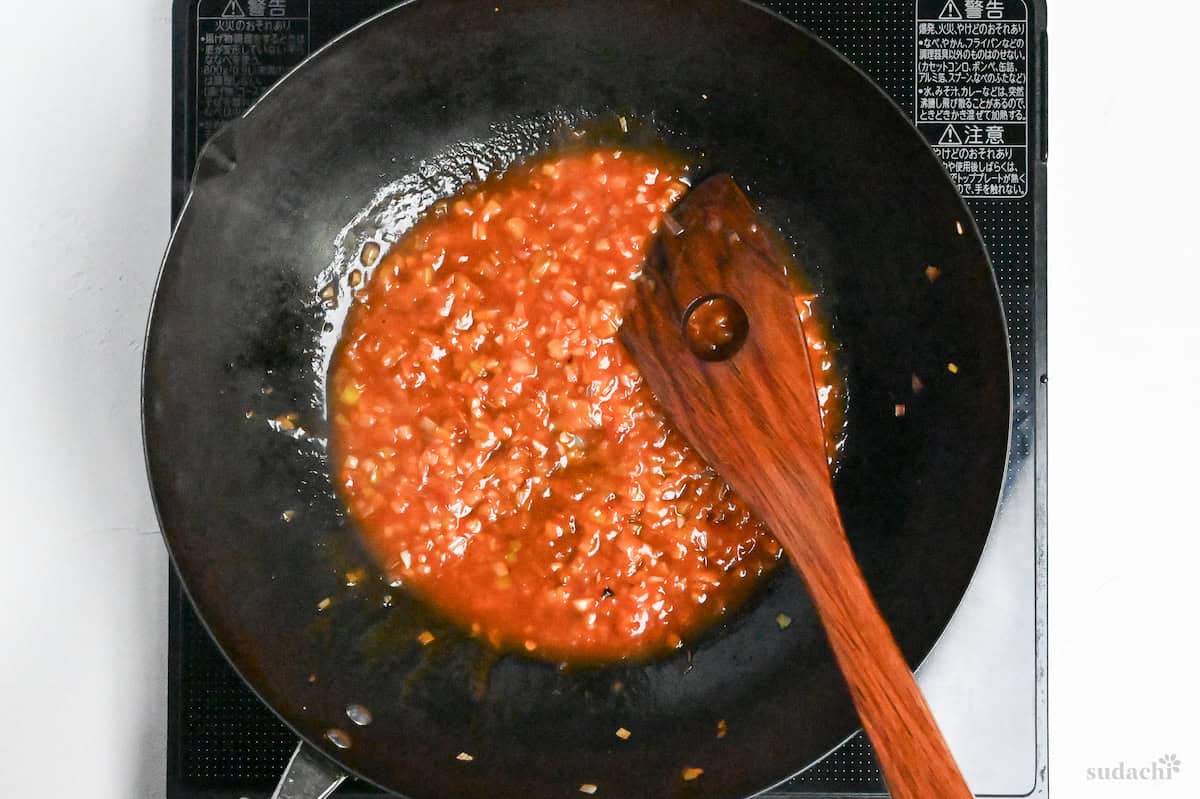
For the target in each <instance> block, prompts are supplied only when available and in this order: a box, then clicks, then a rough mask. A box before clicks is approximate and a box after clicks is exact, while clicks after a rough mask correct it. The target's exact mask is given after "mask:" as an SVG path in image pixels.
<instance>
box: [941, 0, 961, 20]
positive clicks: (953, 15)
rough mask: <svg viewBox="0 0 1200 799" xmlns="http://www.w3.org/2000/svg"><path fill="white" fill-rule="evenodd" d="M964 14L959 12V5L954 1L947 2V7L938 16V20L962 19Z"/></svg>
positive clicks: (947, 0)
mask: <svg viewBox="0 0 1200 799" xmlns="http://www.w3.org/2000/svg"><path fill="white" fill-rule="evenodd" d="M962 18H963V15H962V12H961V11H959V10H958V3H956V2H954V0H946V7H945V8H943V9H942V13H941V14H939V15H938V19H962Z"/></svg>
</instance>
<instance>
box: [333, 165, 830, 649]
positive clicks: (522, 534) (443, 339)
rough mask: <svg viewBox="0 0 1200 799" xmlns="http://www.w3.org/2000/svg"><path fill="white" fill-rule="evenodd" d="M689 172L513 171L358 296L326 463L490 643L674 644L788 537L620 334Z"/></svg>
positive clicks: (410, 246) (402, 559)
mask: <svg viewBox="0 0 1200 799" xmlns="http://www.w3.org/2000/svg"><path fill="white" fill-rule="evenodd" d="M681 175H682V167H681V165H680V164H679V163H677V162H674V161H673V160H671V159H670V158H669V157H666V156H663V155H661V154H650V153H643V152H633V151H625V152H622V151H619V150H611V149H603V150H591V151H586V152H575V153H569V154H560V155H556V156H549V157H546V158H542V159H537V160H534V161H531V162H528V163H526V164H524V165H521V166H519V167H515V168H513V169H512V170H510V171H509V172H508V173H507V174H506V175H505V176H503V177H501V178H499V179H495V180H493V181H490V182H488V183H486V184H484V185H482V186H481V187H478V188H473V189H471V190H469V192H468V193H466V194H465V195H464V196H461V197H460V198H458V199H456V200H452V201H450V202H447V203H441V204H439V205H438V206H436V207H435V209H434V210H433V211H432V212H431V213H430V214H429V215H427V217H426V218H425V219H424V220H423V221H421V222H420V223H419V224H418V225H417V226H416V227H415V228H414V229H413V230H412V231H410V232H409V233H408V234H407V235H406V236H405V237H404V238H403V239H402V240H401V241H399V242H398V243H397V244H395V245H394V246H393V247H392V249H391V251H390V252H389V253H388V254H387V255H386V256H385V258H384V259H383V261H382V262H381V263H380V264H379V266H378V267H377V268H376V269H375V271H374V273H373V274H372V276H371V277H370V279H369V281H368V282H367V283H366V284H365V285H364V286H363V287H362V288H361V289H360V290H359V291H358V293H357V295H356V299H355V302H354V305H353V307H352V309H351V310H350V314H349V317H348V320H347V323H346V328H345V332H344V334H343V338H342V344H341V346H340V348H339V350H338V352H337V355H336V358H335V361H334V364H333V369H332V371H331V384H330V392H331V401H332V416H333V422H334V425H333V430H334V439H333V442H334V452H335V465H334V478H335V480H336V482H337V484H338V485H339V486H340V488H341V490H342V492H343V495H344V497H345V499H346V501H347V503H348V506H349V510H350V514H351V516H352V517H353V519H354V520H355V521H356V522H357V525H358V528H359V529H360V530H361V532H362V534H363V535H364V536H365V538H366V542H367V544H368V545H369V547H370V549H371V550H372V552H373V553H374V554H375V556H376V557H377V558H378V559H379V562H380V563H381V564H382V565H383V567H384V568H385V570H386V571H387V573H388V575H389V576H390V577H391V578H392V579H393V580H397V581H400V582H402V583H403V584H404V585H405V586H407V587H408V588H410V589H412V590H413V591H415V592H417V594H418V595H420V596H422V597H423V598H424V599H426V600H427V601H429V602H431V603H433V604H434V605H436V606H437V607H439V608H440V609H441V610H442V611H443V612H444V613H445V614H447V615H448V616H449V617H450V618H452V619H454V620H455V621H457V622H459V623H461V624H462V625H463V626H464V627H466V628H468V629H470V630H471V631H472V632H473V633H474V634H476V635H479V636H482V637H484V638H486V639H487V640H488V641H490V642H491V643H492V644H493V645H495V646H497V647H500V648H506V649H520V650H524V651H527V652H530V653H533V654H534V655H535V656H538V657H545V658H550V659H555V660H572V661H585V662H586V661H593V662H594V661H609V660H615V659H620V658H627V657H640V656H646V655H652V654H655V653H657V652H661V651H664V650H668V649H671V648H675V647H679V646H681V645H682V641H683V640H684V639H685V638H688V637H689V636H693V637H694V636H695V635H696V634H697V633H698V632H699V631H701V630H702V629H703V628H704V627H705V626H706V625H708V624H709V623H711V622H713V621H714V620H716V619H719V618H720V617H721V616H722V614H724V613H726V612H727V611H728V610H729V609H730V608H733V607H735V606H737V605H738V604H739V603H740V602H742V601H743V600H745V599H746V597H747V595H748V594H749V593H750V592H751V591H752V590H753V588H754V587H755V585H756V584H757V583H758V582H759V581H760V580H761V578H762V577H763V576H764V575H765V574H767V573H768V572H770V571H771V570H772V569H773V568H774V567H775V564H776V563H777V561H778V560H779V559H780V558H781V556H782V553H781V550H780V547H779V544H778V543H776V542H775V540H774V539H773V538H772V537H771V535H770V533H769V531H768V530H767V529H766V528H765V527H764V526H763V525H762V524H761V523H760V522H759V521H757V520H756V519H755V518H754V516H753V514H751V513H750V511H749V510H748V509H747V507H746V505H745V503H744V502H743V501H742V500H741V499H739V498H738V497H737V496H736V495H734V493H733V492H732V491H731V490H730V488H729V487H728V486H727V485H726V484H725V483H724V481H723V480H721V478H720V477H718V476H717V475H716V473H715V472H713V471H712V469H710V468H708V467H707V466H706V465H705V463H704V462H703V461H701V459H700V457H699V456H698V455H697V454H696V453H695V452H693V451H692V450H691V448H690V447H689V446H688V445H687V444H686V443H685V442H684V440H683V438H682V437H681V436H680V435H679V434H678V433H676V432H674V431H673V430H672V429H671V427H670V425H668V423H667V421H666V420H665V418H664V417H663V414H662V412H661V411H660V410H659V408H658V405H657V403H656V402H655V399H654V397H653V395H652V394H651V393H650V391H649V389H648V388H647V387H646V385H645V384H644V383H643V381H642V379H641V377H640V376H639V374H638V371H637V369H636V368H635V366H634V364H633V363H632V360H631V358H630V357H629V355H628V354H627V353H626V352H625V350H624V349H623V347H622V346H621V344H620V343H619V341H618V340H617V339H616V333H617V329H618V327H620V324H621V309H622V307H623V306H624V303H625V302H626V299H627V297H628V296H629V292H630V283H631V281H632V280H633V279H635V278H636V277H637V275H638V274H639V273H640V271H641V268H642V264H643V256H644V253H645V252H646V249H647V247H648V246H649V244H650V242H651V239H652V237H653V236H654V234H655V231H656V230H657V228H658V225H659V221H660V219H661V218H662V215H663V213H664V212H665V211H666V210H667V209H668V208H670V207H671V206H672V205H673V204H674V203H675V202H676V201H677V200H678V199H679V198H680V197H682V196H683V194H684V193H685V192H686V191H687V189H688V186H687V184H686V183H685V182H684V181H683V180H681V179H680V178H681ZM807 300H811V297H806V296H803V295H798V305H799V306H801V309H802V310H803V311H805V312H806V313H809V314H810V308H809V305H810V303H808V302H807ZM812 329H813V328H812V325H811V322H810V340H811V344H812V346H813V353H814V360H813V363H814V367H815V368H814V372H815V374H816V375H817V379H818V385H819V386H820V387H821V388H822V390H821V397H822V398H823V401H824V402H825V403H826V404H827V405H828V404H829V397H830V392H831V385H830V383H829V381H828V379H827V378H828V376H829V375H830V374H832V372H831V371H830V369H829V362H828V355H827V352H826V351H825V350H826V347H825V344H824V341H823V340H817V339H816V338H815V337H813V336H812V335H811V332H812ZM829 427H830V428H831V429H832V428H834V427H836V425H830V426H829Z"/></svg>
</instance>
